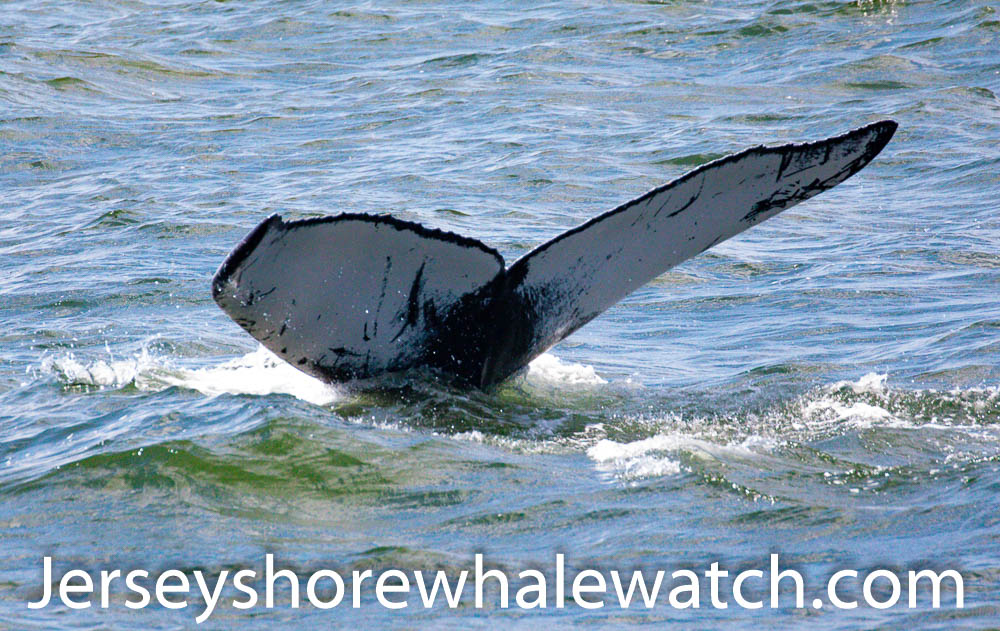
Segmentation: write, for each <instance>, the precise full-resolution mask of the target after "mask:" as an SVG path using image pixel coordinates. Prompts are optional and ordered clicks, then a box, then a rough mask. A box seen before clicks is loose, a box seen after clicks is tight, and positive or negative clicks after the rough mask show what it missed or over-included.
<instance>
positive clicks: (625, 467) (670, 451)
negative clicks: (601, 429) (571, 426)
mask: <svg viewBox="0 0 1000 631" xmlns="http://www.w3.org/2000/svg"><path fill="white" fill-rule="evenodd" d="M778 444H779V441H776V440H773V439H769V438H766V437H763V436H757V435H751V436H749V437H747V438H746V439H744V440H742V441H740V442H733V443H716V442H712V441H710V440H706V439H704V438H701V437H699V436H695V435H692V434H688V433H685V432H666V433H661V434H657V435H655V436H651V437H649V438H643V439H641V440H636V441H632V442H628V443H620V442H616V441H613V440H609V439H602V440H599V441H597V442H596V443H595V444H594V445H592V446H591V447H590V448H589V449H587V456H588V457H589V458H590V459H591V460H593V461H594V462H595V463H596V464H597V468H598V470H601V471H606V472H610V473H614V474H615V475H616V476H618V477H619V478H621V479H624V480H635V479H639V478H651V477H660V476H667V475H676V474H678V473H680V472H681V471H682V470H683V467H682V465H681V463H680V460H679V459H678V455H679V454H681V453H683V454H686V455H687V456H689V457H694V458H698V459H701V460H706V461H710V460H719V459H720V458H721V457H736V458H756V457H758V456H759V455H760V454H761V453H762V452H766V451H770V450H772V449H774V448H775V447H776V446H777V445H778Z"/></svg>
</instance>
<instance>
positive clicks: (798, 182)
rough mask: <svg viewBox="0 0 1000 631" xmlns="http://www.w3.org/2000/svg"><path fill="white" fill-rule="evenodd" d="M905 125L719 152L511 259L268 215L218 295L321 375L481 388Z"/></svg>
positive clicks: (374, 229)
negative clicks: (435, 380) (436, 379)
mask: <svg viewBox="0 0 1000 631" xmlns="http://www.w3.org/2000/svg"><path fill="white" fill-rule="evenodd" d="M895 130H896V123H895V122H893V121H888V120H886V121H880V122H877V123H873V124H870V125H867V126H865V127H861V128H859V129H856V130H853V131H851V132H848V133H846V134H843V135H840V136H836V137H833V138H829V139H826V140H821V141H818V142H812V143H805V144H790V145H783V146H777V147H764V146H760V147H754V148H751V149H747V150H745V151H742V152H740V153H736V154H733V155H729V156H726V157H724V158H720V159H718V160H715V161H713V162H709V163H707V164H704V165H702V166H700V167H698V168H696V169H694V170H693V171H691V172H689V173H687V174H685V175H683V176H681V177H680V178H678V179H676V180H674V181H672V182H670V183H668V184H666V185H664V186H661V187H659V188H656V189H653V190H652V191H649V192H648V193H646V194H645V195H642V196H641V197H638V198H637V199H634V200H632V201H630V202H627V203H625V204H623V205H621V206H619V207H617V208H615V209H613V210H610V211H608V212H606V213H604V214H602V215H599V216H598V217H595V218H593V219H591V220H589V221H587V222H586V223H584V224H582V225H580V226H578V227H576V228H573V229H571V230H568V231H567V232H564V233H563V234H561V235H559V236H558V237H556V238H554V239H552V240H550V241H548V242H547V243H544V244H543V245H541V246H539V247H538V248H536V249H534V250H532V251H531V252H529V253H528V254H526V255H525V256H523V257H522V258H520V259H518V260H517V261H516V262H515V263H514V264H513V265H511V266H510V267H509V268H505V266H504V260H503V258H502V257H501V256H500V254H499V253H498V252H497V251H496V250H494V249H492V248H490V247H489V246H486V245H485V244H483V243H481V242H479V241H477V240H475V239H470V238H467V237H463V236H460V235H456V234H453V233H450V232H444V231H441V230H432V229H428V228H425V227H424V226H422V225H420V224H417V223H412V222H407V221H402V220H399V219H396V218H394V217H391V216H388V215H364V214H341V215H336V216H331V217H320V218H312V219H303V220H298V221H288V222H286V221H283V220H282V219H281V218H280V217H279V216H277V215H272V216H271V217H268V218H267V219H266V220H264V221H263V222H262V223H261V224H260V225H258V226H257V227H256V228H254V230H253V231H251V232H250V234H248V235H247V236H246V237H245V238H244V240H243V241H242V242H241V243H240V244H239V245H238V246H237V247H236V248H235V249H234V250H233V251H232V253H230V254H229V256H228V257H227V258H226V260H225V261H224V262H223V264H222V266H221V267H220V268H219V270H218V272H217V273H216V275H215V278H214V279H213V282H212V295H213V298H214V299H215V301H216V302H217V303H218V304H219V306H220V307H221V308H222V309H223V310H224V311H225V312H226V313H227V314H228V315H229V316H230V317H231V318H233V320H235V321H236V322H237V323H238V324H239V325H240V326H242V327H243V328H244V329H245V330H246V331H247V332H248V333H250V335H252V336H253V337H254V338H255V339H257V340H258V341H260V342H261V343H262V344H263V345H264V346H265V347H267V348H268V349H270V350H271V351H273V352H274V353H276V354H277V355H278V356H280V357H282V358H283V359H285V360H286V361H289V362H290V363H291V364H292V365H294V366H296V367H298V368H300V369H301V370H303V371H304V372H306V373H309V374H311V375H313V376H316V377H320V378H322V379H325V380H328V381H329V380H336V381H339V380H347V379H357V378H368V377H374V376H377V375H379V374H382V373H385V372H393V371H399V370H405V369H409V368H415V367H419V366H428V367H432V368H436V369H438V370H440V371H442V372H444V373H446V374H448V375H450V376H452V377H453V378H455V379H456V380H457V381H459V382H462V383H466V384H469V385H474V386H479V387H486V386H490V385H492V384H495V383H498V382H500V381H502V380H504V379H506V378H507V377H509V376H510V375H512V374H513V373H515V372H517V371H518V370H519V369H520V368H522V367H524V366H526V365H527V364H528V362H530V361H531V360H532V359H534V358H535V357H537V356H538V355H540V354H542V353H543V352H545V351H546V350H547V349H548V348H550V347H551V346H552V345H554V344H556V343H557V342H559V341H560V340H562V339H563V338H565V337H566V336H568V335H570V334H571V333H572V332H573V331H575V330H577V329H578V328H580V327H581V326H583V325H584V324H586V323H587V322H589V321H590V320H592V319H593V318H595V317H596V316H597V315H599V314H600V313H602V312H604V311H605V310H606V309H608V308H609V307H610V306H612V305H613V304H615V303H616V302H618V301H619V300H621V299H622V298H624V297H625V296H626V295H628V294H629V293H631V292H632V291H634V290H635V289H637V288H639V287H641V286H642V285H644V284H646V283H647V282H649V281H650V280H652V279H653V278H655V277H657V276H659V275H660V274H662V273H663V272H665V271H667V270H668V269H670V268H672V267H674V266H675V265H677V264H679V263H681V262H683V261H685V260H687V259H689V258H691V257H693V256H695V255H697V254H699V253H701V252H703V251H705V250H707V249H708V248H710V247H712V246H714V245H715V244H717V243H720V242H722V241H724V240H726V239H728V238H730V237H732V236H734V235H736V234H739V233H740V232H742V231H744V230H746V229H747V228H750V227H752V226H754V225H756V224H758V223H760V222H762V221H764V220H766V219H768V218H770V217H773V216H774V215H776V214H778V213H779V212H781V211H782V210H785V209H787V208H790V207H791V206H793V205H795V204H797V203H799V202H801V201H804V200H806V199H809V198H810V197H812V196H814V195H817V194H819V193H821V192H823V191H825V190H827V189H830V188H832V187H834V186H836V185H837V184H839V183H840V182H843V181H844V180H846V179H847V178H849V177H850V176H851V175H853V174H854V173H857V172H858V171H860V170H861V169H862V168H864V166H865V165H867V164H868V163H869V162H870V161H871V160H872V159H873V158H874V157H875V156H876V155H877V154H878V153H879V152H880V151H881V150H882V148H883V147H885V145H886V144H887V143H888V142H889V139H890V138H891V137H892V135H893V133H894V132H895Z"/></svg>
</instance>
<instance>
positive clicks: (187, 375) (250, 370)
mask: <svg viewBox="0 0 1000 631" xmlns="http://www.w3.org/2000/svg"><path fill="white" fill-rule="evenodd" d="M160 379H161V380H162V381H164V382H166V383H168V384H170V385H173V386H179V387H182V388H190V389H192V390H197V391H198V392H201V393H204V394H207V395H209V396H215V395H219V394H253V395H261V396H263V395H268V394H290V395H292V396H293V397H296V398H298V399H302V400H303V401H307V402H309V403H312V404H314V405H330V404H331V403H333V402H334V401H337V400H338V399H340V398H342V396H343V395H342V393H341V392H340V391H339V390H338V389H337V388H335V387H333V386H331V385H329V384H327V383H324V382H322V381H320V380H319V379H316V378H315V377H310V376H309V375H307V374H305V373H304V372H302V371H300V370H297V369H296V368H295V367H294V366H292V365H291V364H289V363H288V362H285V361H283V360H282V359H280V358H279V357H278V356H277V355H275V354H274V353H272V352H271V351H269V350H267V349H266V348H264V347H263V346H258V347H257V350H255V351H253V352H252V353H248V354H246V355H244V356H243V357H238V358H236V359H232V360H230V361H228V362H226V363H224V364H220V365H219V366H212V367H209V368H196V369H193V370H183V369H182V370H172V371H164V372H163V373H162V374H161V375H160Z"/></svg>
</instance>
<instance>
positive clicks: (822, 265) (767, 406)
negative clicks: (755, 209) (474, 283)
mask: <svg viewBox="0 0 1000 631" xmlns="http://www.w3.org/2000/svg"><path fill="white" fill-rule="evenodd" d="M998 93H1000V9H998V8H997V7H996V5H995V4H993V3H988V2H977V1H969V2H957V1H946V0H914V1H902V0H900V1H892V0H855V1H847V0H767V1H763V0H747V1H739V2H738V1H735V0H725V1H722V2H707V1H684V0H666V1H663V2H655V1H648V2H638V1H633V2H628V1H616V2H580V1H568V2H553V3H518V2H513V3H501V2H482V3H464V2H434V1H431V0H427V1H417V2H392V1H389V2H363V3H332V2H320V1H318V0H305V1H302V2H282V1H270V2H262V1H258V0H247V1H240V2H236V1H230V2H223V1H220V2H202V1H194V0H146V1H140V0H110V1H102V2H73V3H65V2H53V1H51V0H31V1H27V0H13V1H8V2H4V3H3V4H2V5H0V628H4V629H186V628H192V627H194V626H195V622H194V619H195V616H196V615H197V614H198V613H200V612H201V609H202V608H201V606H200V605H198V604H192V605H191V606H190V607H188V608H187V609H184V610H170V609H166V608H164V607H161V606H159V605H155V604H154V605H151V606H150V607H147V608H145V609H142V610H138V611H133V610H131V609H128V608H126V607H125V606H124V605H123V602H122V599H123V598H124V597H125V596H124V594H122V593H120V592H119V593H113V594H112V597H111V601H112V602H111V606H110V607H108V608H107V609H103V608H101V607H99V606H97V605H96V604H95V606H93V607H91V608H89V609H84V610H70V609H68V608H66V607H64V606H62V605H52V606H50V607H47V608H44V609H40V610H31V609H28V608H27V605H26V603H27V602H28V601H29V600H36V599H38V598H39V596H40V595H41V591H42V557H43V556H45V555H49V556H51V557H53V558H54V559H55V566H56V568H57V573H58V572H63V571H66V570H67V569H70V568H84V569H87V570H90V571H94V572H96V571H98V570H101V569H114V568H121V569H129V568H139V567H141V568H146V569H148V570H150V571H151V572H154V573H155V572H159V571H162V570H165V569H168V568H180V569H182V570H185V571H189V572H190V571H193V570H202V571H204V572H206V573H208V574H210V575H217V574H218V573H219V572H221V571H222V570H224V569H234V568H241V567H250V568H260V567H261V566H262V563H263V559H264V555H265V554H266V553H272V554H274V556H275V558H276V559H277V560H278V562H279V563H280V564H281V566H282V567H290V568H294V569H298V570H300V571H302V572H307V571H310V570H312V569H316V568H322V567H329V568H336V569H339V570H343V571H350V570H354V569H365V568H375V569H378V568H400V569H403V570H407V571H409V570H414V569H417V570H425V571H427V570H433V569H438V568H442V569H445V570H448V571H450V572H453V573H454V572H457V571H459V570H461V569H469V568H471V567H472V562H473V556H474V555H475V554H476V553H482V554H483V555H484V558H485V559H486V560H487V562H488V563H489V564H490V565H491V566H492V567H499V568H503V569H506V570H508V571H511V572H513V573H516V572H517V571H519V570H521V569H524V568H527V567H539V568H542V569H543V570H546V571H547V570H548V569H549V568H551V567H552V565H553V559H554V557H555V555H556V554H557V553H562V554H565V556H566V559H567V563H568V564H569V565H570V566H572V567H574V568H601V569H604V570H611V569H617V570H620V571H631V570H632V569H635V568H639V569H646V570H656V569H666V570H669V571H672V570H675V569H678V568H706V567H707V566H708V565H709V564H710V563H712V562H718V563H720V565H721V566H723V567H728V568H731V569H738V568H749V567H759V568H766V567H767V561H768V558H769V555H770V554H771V553H779V554H780V555H781V559H782V563H783V564H786V565H787V566H788V567H792V568H795V569H797V570H798V571H800V572H801V573H802V574H803V575H804V576H805V578H806V581H807V592H806V601H807V602H811V600H812V598H813V597H814V596H820V597H823V596H824V591H823V586H824V581H825V579H826V578H827V577H829V576H830V575H831V574H832V573H833V572H835V571H837V570H839V569H843V568H854V569H858V570H860V571H862V572H864V571H866V570H868V569H873V568H890V569H892V570H895V571H898V572H900V573H901V575H902V574H903V573H904V572H905V571H907V570H910V569H923V568H934V569H937V570H943V569H946V568H952V569H956V570H958V571H960V572H961V573H962V575H963V577H964V579H965V607H964V608H963V609H956V608H955V607H954V593H953V592H949V591H948V590H947V589H946V590H945V593H944V596H943V599H942V600H943V604H944V606H943V607H941V608H940V609H934V608H932V607H931V606H930V605H929V601H928V599H927V598H926V597H922V599H921V602H920V606H918V607H917V608H915V609H909V608H907V607H905V606H899V605H898V606H896V607H892V608H889V609H885V610H879V609H875V608H872V607H870V606H867V605H864V604H862V606H860V607H858V608H857V609H854V610H849V611H848V610H835V609H833V608H831V607H825V608H823V609H818V610H814V609H809V608H806V609H796V608H794V607H792V606H791V603H790V601H788V600H785V601H783V602H784V604H783V606H781V607H779V608H776V609H771V608H770V607H765V608H763V609H760V610H756V611H748V610H744V609H740V608H739V607H736V606H735V605H734V604H732V603H731V604H730V607H729V608H728V609H714V608H712V607H709V606H708V603H707V600H706V597H703V600H702V602H703V604H702V607H701V608H700V609H688V610H674V609H672V608H670V607H668V606H667V605H666V603H665V602H664V601H663V600H662V599H661V601H660V603H659V605H658V606H657V607H655V608H653V609H652V610H646V609H644V608H636V607H633V608H631V609H628V610H622V609H619V608H617V607H615V606H612V604H611V603H610V602H609V605H608V606H606V607H605V608H603V609H597V610H587V609H583V608H581V607H578V606H575V605H573V604H569V605H568V606H566V607H565V608H556V607H554V606H552V605H551V604H550V606H549V607H548V608H546V609H544V610H536V611H533V612H525V611H519V610H517V609H516V608H510V609H506V610H504V609H501V608H499V607H497V606H492V607H487V608H486V609H484V610H479V609H476V608H475V607H473V606H471V604H469V603H468V602H467V603H466V604H465V605H463V606H461V607H459V608H457V609H455V610H451V609H448V608H445V607H436V608H432V609H429V610H428V609H424V608H423V607H420V606H418V604H419V601H418V600H416V599H415V598H413V599H411V606H410V607H408V608H407V609H405V610H402V611H398V612H390V611H387V610H385V609H384V608H381V607H379V606H378V605H377V603H375V602H374V600H373V599H372V598H371V597H370V594H369V596H366V599H367V600H366V601H365V602H366V605H365V606H364V607H362V608H360V609H357V610H354V609H351V608H348V607H345V606H340V607H337V608H335V609H332V610H320V609H316V608H311V607H303V608H301V609H292V608H290V607H289V606H288V602H289V601H288V594H287V593H283V594H279V605H278V606H276V607H275V608H273V609H271V610H267V609H265V608H263V607H258V608H256V609H252V610H250V611H242V610H239V609H236V608H234V607H232V606H227V605H223V606H220V607H219V608H218V609H217V610H216V611H215V613H214V614H213V615H212V616H211V618H210V619H209V621H207V622H205V623H204V624H202V625H201V628H218V629H235V628H239V629H274V628H313V627H316V626H320V625H321V626H323V627H333V628H341V627H344V626H347V625H350V626H352V627H356V628H362V629H376V628H453V629H466V628H473V627H475V628H479V627H489V628H493V627H500V628H523V629H537V628H567V627H579V628H630V627H645V628H653V627H655V628H664V627H677V628H685V629H717V628H751V627H753V628H760V627H761V626H762V625H763V628H799V627H801V626H804V625H807V624H808V625H809V626H810V628H816V629H860V628H881V629H890V628H902V627H904V626H905V627H908V628H920V629H924V628H928V629H929V628H937V629H981V628H988V627H996V626H997V625H998V624H1000V370H998V365H1000V299H998V293H1000V213H998V210H1000V99H998V96H997V95H998ZM882 118H893V119H895V120H897V121H898V122H899V124H900V128H899V131H898V132H897V134H896V136H895V138H894V140H893V141H892V142H891V143H890V145H889V146H888V147H887V148H886V150H885V151H884V152H883V153H882V155H880V156H879V157H878V158H877V159H876V160H875V161H874V162H873V163H872V164H871V165H870V166H869V167H868V168H866V169H865V170H864V171H862V172H861V173H859V174H858V175H856V176H855V177H853V178H852V179H850V180H849V181H848V182H846V183H844V184H842V185H841V186H839V187H838V188H836V189H834V190H832V191H830V192H827V193H825V194H823V195H821V196H819V197H817V198H815V199H813V200H810V201H808V202H806V203H803V204H801V205H799V206H796V207H795V208H793V209H791V210H789V211H787V212H786V213H784V214H782V215H781V216H779V217H777V218H775V219H772V220H770V221H768V222H767V223H765V224H763V225H761V226H759V227H757V228H754V229H753V230H751V231H749V232H747V233H744V234H743V235H741V236H739V237H737V238H734V239H732V240H731V241H728V242H725V243H722V244H720V245H718V246H716V247H715V248H713V249H712V250H710V251H709V252H707V253H705V254H703V255H701V256H699V257H697V258H695V259H693V260H691V261H688V262H687V263H685V264H683V265H682V266H680V267H678V268H675V269H674V270H672V271H670V272H668V273H666V274H664V275H663V276H661V277H659V278H658V279H656V280H655V281H654V282H652V283H650V284H649V285H647V286H646V287H644V288H642V289H641V290H639V291H637V292H636V293H635V294H633V295H631V296H630V297H628V298H627V299H626V300H624V301H623V302H621V303H620V304H618V305H617V306H615V307H614V308H612V309H611V310H609V311H608V312H607V313H605V314H604V315H602V316H601V317H599V318H598V319H596V320H594V321H593V322H591V323H590V324H588V325H587V326H586V327H584V328H583V329H581V330H580V331H578V332H577V333H575V334H574V335H573V336H571V337H570V338H568V339H567V340H565V341H563V342H562V343H560V344H559V345H557V346H556V347H554V348H553V349H551V350H550V351H549V353H547V354H545V355H543V356H542V357H540V358H538V359H537V360H536V361H535V362H533V363H532V364H531V366H530V367H529V369H528V370H527V372H526V373H525V374H522V375H520V376H518V377H516V378H514V379H511V380H509V381H508V382H506V383H504V384H503V385H501V386H500V387H498V388H496V389H495V390H492V391H488V392H480V391H463V390H458V389H455V388H453V387H450V386H448V385H446V384H442V383H439V382H437V381H435V380H434V379H433V378H429V377H427V376H422V375H396V376H392V377H389V378H386V379H383V380H376V381H374V382H367V383H354V384H335V385H329V384H324V383H321V382H319V381H316V380H314V379H312V378H310V377H307V376H305V375H303V374H301V373H298V372H297V371H296V370H294V369H293V368H291V367H290V366H288V365H285V364H284V363H282V362H281V361H279V360H277V359H276V358H274V357H273V356H271V355H270V354H269V353H268V352H267V351H265V350H263V349H261V348H258V346H257V345H256V343H255V342H254V341H253V340H252V339H251V338H250V337H249V336H247V335H246V334H245V333H244V332H243V331H242V330H241V329H240V328H239V327H238V326H237V325H236V324H234V323H233V322H231V321H230V320H229V319H228V318H227V317H226V316H225V315H224V314H223V313H222V312H221V311H220V310H219V309H218V308H217V307H216V306H215V304H214V303H213V302H212V299H211V297H210V290H209V282H210V279H211V276H212V274H213V273H214V271H215V269H216V268H217V266H218V265H219V263H220V262H221V261H222V259H223V258H224V256H225V255H226V253H227V252H228V251H229V250H230V249H231V248H232V247H233V246H234V245H235V244H236V243H237V242H238V240H239V239H240V238H241V237H242V236H243V235H244V234H245V233H246V232H247V231H248V230H249V229H250V228H251V227H252V226H254V225H255V224H256V223H257V222H259V221H260V220H261V219H262V218H263V217H265V216H266V215H268V214H270V213H273V212H281V213H282V214H283V215H284V216H285V217H286V218H289V217H290V218H297V217H308V216H318V215H323V214H329V213H337V212H341V211H351V212H369V213H383V212H389V213H392V214H394V215H396V216H398V217H401V218H404V219H408V220H412V221H418V222H421V223H423V224H426V225H428V226H433V227H436V228H442V229H446V230H451V231H455V232H459V233H462V234H466V235H469V236H474V237H476V238H479V239H481V240H483V241H484V242H486V243H488V244H490V245H492V246H494V247H496V248H497V249H499V250H500V251H501V252H502V253H503V255H504V256H505V258H506V259H507V260H508V261H512V260H514V259H516V258H517V257H518V256H520V255H522V254H524V253H526V252H528V251H529V250H530V249H531V248H533V247H534V246H536V245H538V244H540V243H542V242H543V241H545V240H547V239H549V238H551V237H553V236H555V235H557V234H559V233H560V232H562V231H563V230H565V229H567V228H570V227H572V226H575V225H577V224H579V223H581V222H582V221H584V220H586V219H588V218H589V217H591V216H593V215H595V214H598V213H600V212H602V211H604V210H607V209H609V208H611V207H613V206H615V205H617V204H619V203H622V202H624V201H626V200H628V199H631V198H633V197H635V196H637V195H639V194H641V193H643V192H645V191H646V190H648V189H649V188H652V187H654V186H657V185H659V184H662V183H664V182H666V181H668V180H670V179H672V178H674V177H676V176H679V175H681V174H682V173H684V172H685V171H687V170H689V169H691V168H693V167H695V166H697V165H698V164H701V163H704V162H706V161H708V160H711V159H714V158H717V157H720V156H722V155H724V154H726V153H729V152H733V151H738V150H741V149H743V148H746V147H748V146H752V145H756V144H761V143H782V142H792V141H805V140H814V139H819V138H823V137H826V136H829V135H833V134H835V133H840V132H843V131H846V130H847V129H850V128H853V127H856V126H859V125H861V124H864V123H868V122H871V121H874V120H878V119H882ZM946 586H947V583H946ZM227 594H230V592H227ZM487 600H488V601H490V599H489V598H488V599H487ZM904 600H905V594H904ZM730 601H731V599H730ZM192 602H194V601H192ZM490 602H495V599H494V600H493V601H490ZM95 603H96V601H95ZM282 603H284V605H282Z"/></svg>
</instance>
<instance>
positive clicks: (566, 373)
mask: <svg viewBox="0 0 1000 631" xmlns="http://www.w3.org/2000/svg"><path fill="white" fill-rule="evenodd" d="M525 378H526V379H527V380H528V382H529V383H530V382H535V383H545V384H548V385H556V386H599V385H601V384H605V383H607V380H605V379H603V378H602V377H601V376H600V375H598V374H597V372H596V371H595V370H594V367H593V366H587V365H584V364H574V363H571V362H564V361H563V360H561V359H559V358H558V357H556V356H555V355H550V354H549V353H543V354H541V355H539V356H538V357H536V358H535V359H534V360H533V361H532V362H531V363H530V364H528V373H527V375H526V376H525Z"/></svg>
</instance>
